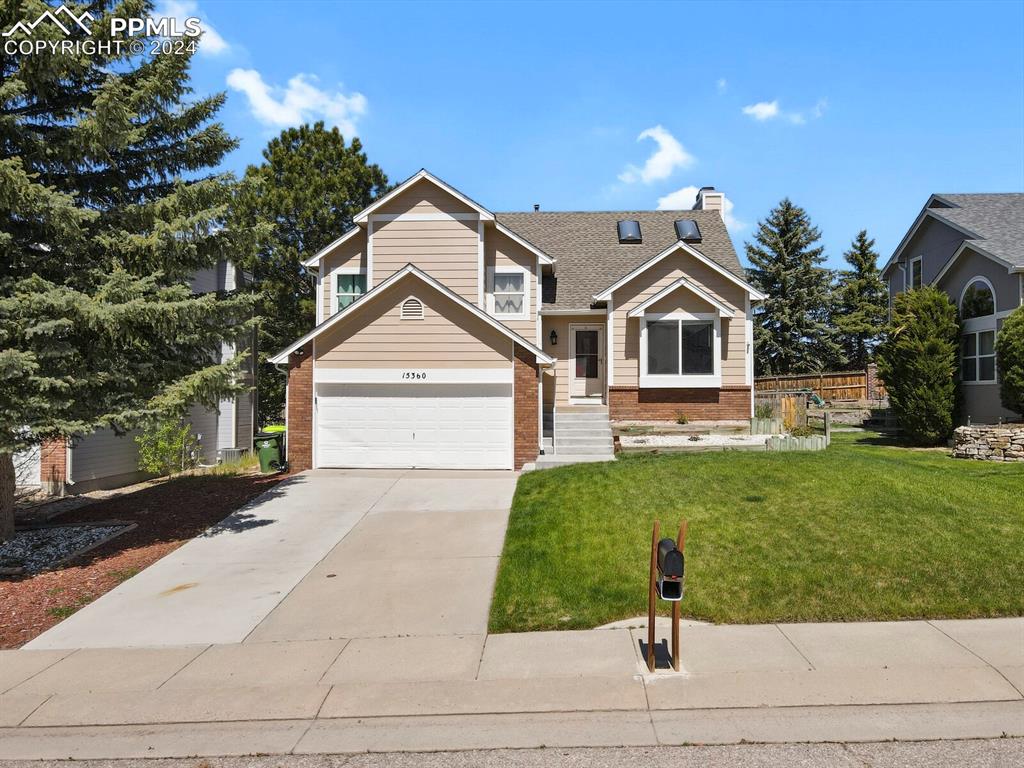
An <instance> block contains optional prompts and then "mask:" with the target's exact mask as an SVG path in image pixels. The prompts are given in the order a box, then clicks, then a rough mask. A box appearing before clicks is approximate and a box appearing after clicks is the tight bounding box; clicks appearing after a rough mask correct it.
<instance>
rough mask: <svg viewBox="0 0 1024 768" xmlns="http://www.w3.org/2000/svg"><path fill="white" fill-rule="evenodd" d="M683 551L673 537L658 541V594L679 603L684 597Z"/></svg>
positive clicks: (663, 598)
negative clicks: (677, 546) (678, 547)
mask: <svg viewBox="0 0 1024 768" xmlns="http://www.w3.org/2000/svg"><path fill="white" fill-rule="evenodd" d="M684 567H685V566H684V563H683V553H682V552H680V551H679V550H678V549H677V548H676V543H675V541H674V540H672V539H662V540H661V541H659V542H658V582H657V585H658V596H659V597H660V598H661V599H662V600H668V601H670V602H673V603H677V602H679V601H680V600H682V599H683V576H684Z"/></svg>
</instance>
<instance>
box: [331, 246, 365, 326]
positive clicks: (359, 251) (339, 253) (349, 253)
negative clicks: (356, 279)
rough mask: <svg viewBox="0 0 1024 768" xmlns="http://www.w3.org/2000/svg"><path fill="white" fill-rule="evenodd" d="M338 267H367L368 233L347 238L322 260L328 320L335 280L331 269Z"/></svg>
mask: <svg viewBox="0 0 1024 768" xmlns="http://www.w3.org/2000/svg"><path fill="white" fill-rule="evenodd" d="M338 267H361V268H363V269H366V234H365V233H360V234H358V235H355V236H353V237H352V239H351V240H346V241H345V242H344V243H342V244H341V245H339V246H338V247H337V248H335V249H334V250H333V251H331V253H330V254H329V255H328V256H324V258H323V259H322V260H321V261H320V274H322V275H323V276H324V291H323V293H324V314H323V317H324V319H325V320H326V319H327V318H328V317H330V316H331V297H332V296H333V294H334V288H335V282H336V281H335V280H334V279H333V278H332V277H331V271H332V270H334V269H337V268H338Z"/></svg>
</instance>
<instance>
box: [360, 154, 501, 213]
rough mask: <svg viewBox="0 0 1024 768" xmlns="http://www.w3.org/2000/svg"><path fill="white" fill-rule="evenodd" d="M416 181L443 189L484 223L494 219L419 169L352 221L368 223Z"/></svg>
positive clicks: (424, 170)
mask: <svg viewBox="0 0 1024 768" xmlns="http://www.w3.org/2000/svg"><path fill="white" fill-rule="evenodd" d="M418 181H428V182H430V183H431V184H433V185H434V186H437V187H440V188H441V189H443V190H444V191H445V192H447V193H448V194H449V195H451V196H452V197H454V198H455V199H457V200H459V201H460V202H462V203H464V204H466V205H468V206H469V207H470V208H472V209H473V210H475V211H476V212H477V213H478V214H480V218H481V219H482V220H484V221H492V220H493V219H494V214H493V213H491V212H490V211H489V210H487V209H486V208H484V207H483V206H482V205H480V203H478V202H476V201H475V200H473V199H472V198H469V197H466V196H465V195H464V194H462V193H461V192H459V190H457V189H456V188H455V187H453V186H452V185H451V184H448V183H447V182H445V181H442V180H441V179H439V178H438V177H437V176H435V175H434V174H432V173H431V172H430V171H428V170H427V169H426V168H421V169H420V170H418V171H417V172H416V173H414V174H413V175H412V176H410V177H409V178H408V179H406V180H405V181H403V182H402V183H401V184H399V185H398V186H397V187H395V188H394V189H392V190H391V191H390V192H388V193H387V194H386V195H384V197H381V198H379V199H377V200H375V201H374V202H372V203H371V204H370V205H368V206H367V207H366V208H363V210H361V211H360V212H359V213H357V214H356V215H355V216H354V217H353V218H352V220H353V221H354V222H355V223H356V224H362V223H364V222H366V221H369V219H370V214H372V213H373V212H374V211H376V210H377V209H378V208H380V207H381V206H382V205H384V204H385V203H387V202H388V201H389V200H393V199H394V198H395V197H397V196H398V195H400V194H402V193H403V192H405V190H407V189H408V188H409V187H411V186H412V185H413V184H415V183H416V182H418Z"/></svg>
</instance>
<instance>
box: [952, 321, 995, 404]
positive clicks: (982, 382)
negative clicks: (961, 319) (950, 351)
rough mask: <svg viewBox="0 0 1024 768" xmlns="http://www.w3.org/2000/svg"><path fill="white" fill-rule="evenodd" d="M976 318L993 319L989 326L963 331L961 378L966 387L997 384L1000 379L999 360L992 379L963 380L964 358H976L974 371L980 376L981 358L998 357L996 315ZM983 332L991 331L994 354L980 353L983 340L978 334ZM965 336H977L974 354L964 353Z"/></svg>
mask: <svg viewBox="0 0 1024 768" xmlns="http://www.w3.org/2000/svg"><path fill="white" fill-rule="evenodd" d="M974 319H984V320H991V325H990V326H988V327H985V328H977V329H971V330H965V331H964V332H963V333H961V334H960V377H961V378H960V383H961V384H963V385H964V386H965V387H977V386H992V385H993V384H996V383H997V382H998V381H999V363H998V361H997V362H996V363H995V365H994V366H993V373H994V376H995V378H992V379H974V380H973V381H964V380H963V370H964V360H974V361H975V363H974V373H975V375H976V376H980V375H981V359H982V358H984V357H991V358H992V359H993V360H995V358H996V349H995V342H996V338H995V337H996V320H995V315H986V316H985V317H984V318H974ZM981 333H991V334H992V354H991V355H982V354H980V350H981V343H980V342H981V340H980V339H978V338H977V337H978V334H981ZM964 336H974V337H975V339H974V354H973V355H967V356H965V355H964V353H963V338H964Z"/></svg>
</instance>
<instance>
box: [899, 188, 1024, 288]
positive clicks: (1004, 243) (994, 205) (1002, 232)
mask: <svg viewBox="0 0 1024 768" xmlns="http://www.w3.org/2000/svg"><path fill="white" fill-rule="evenodd" d="M928 219H932V220H935V221H938V222H940V223H942V224H945V225H946V226H949V227H952V228H953V229H955V230H956V231H958V232H959V233H960V234H962V235H963V237H964V240H965V241H968V242H969V243H970V245H971V248H973V249H974V250H976V251H978V252H979V253H982V254H984V255H986V256H989V257H991V258H993V259H995V260H996V261H999V262H1002V263H1003V264H1004V265H1006V266H1007V267H1009V268H1010V271H1018V270H1020V269H1022V268H1024V193H1019V192H1005V193H981V194H935V195H931V196H930V197H929V198H928V202H926V203H925V204H924V208H922V209H921V213H920V214H918V216H917V218H916V219H915V220H914V223H913V225H911V227H910V229H909V230H908V231H907V234H906V235H904V237H903V239H902V240H901V241H900V244H899V245H898V246H897V247H896V250H895V251H893V254H892V256H891V257H889V260H888V261H887V262H886V264H885V266H884V267H883V268H882V274H883V275H884V274H886V273H888V272H889V270H890V269H891V268H892V267H893V265H894V264H895V263H896V262H897V261H898V260H899V257H900V255H901V254H902V252H903V249H904V248H905V247H906V246H907V244H908V243H909V242H910V241H911V240H912V239H913V237H914V235H915V234H916V233H917V230H918V229H919V228H920V227H921V225H922V224H923V223H924V222H925V221H926V220H928ZM958 253H959V251H958Z"/></svg>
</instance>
